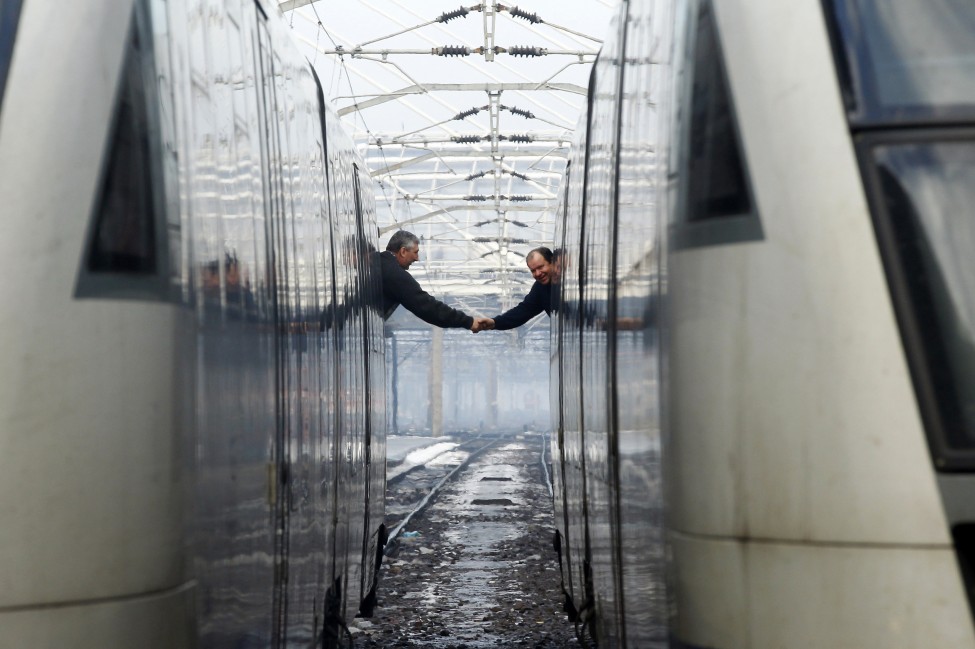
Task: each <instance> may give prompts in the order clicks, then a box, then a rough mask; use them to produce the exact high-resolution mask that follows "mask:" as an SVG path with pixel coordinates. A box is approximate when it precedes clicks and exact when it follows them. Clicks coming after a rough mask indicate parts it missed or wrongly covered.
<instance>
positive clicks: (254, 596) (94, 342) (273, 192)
mask: <svg viewBox="0 0 975 649" xmlns="http://www.w3.org/2000/svg"><path fill="white" fill-rule="evenodd" d="M0 92H2V94H0V98H2V104H0V199H2V202H3V205H4V207H3V211H4V216H3V219H2V225H0V231H2V236H0V259H2V262H0V263H2V264H3V267H4V268H6V269H7V271H8V272H7V275H8V281H6V282H4V283H3V288H2V289H0V290H2V297H3V299H4V301H5V305H6V306H5V307H4V310H3V313H2V315H0V323H2V324H0V364H2V366H3V367H4V368H5V374H4V378H3V380H0V422H2V423H0V520H2V524H0V629H2V632H0V647H4V648H6V647H10V648H18V649H19V648H23V647H31V648H32V649H39V648H43V647H75V648H78V649H86V648H89V647H90V648H92V649H95V648H98V649H105V648H109V647H118V648H119V649H122V648H125V649H131V648H132V647H160V648H162V647H167V648H169V647H185V646H235V647H242V646H284V645H286V644H288V645H291V644H303V645H304V646H308V645H309V644H310V643H314V642H317V643H319V644H318V646H326V647H330V646H337V644H338V643H339V642H340V640H341V638H340V636H341V635H342V634H343V626H344V625H345V624H346V623H347V622H348V621H349V620H350V619H351V617H352V616H353V615H355V614H356V612H357V611H358V610H359V608H360V602H362V604H363V611H364V612H368V609H369V608H370V606H371V604H372V603H373V602H374V587H375V574H376V571H377V570H378V560H379V557H380V554H379V550H381V547H382V543H383V542H384V539H383V536H384V528H383V526H382V519H383V492H384V486H385V413H384V410H383V402H384V394H383V390H384V387H383V386H384V383H385V381H384V378H383V375H384V361H383V340H382V321H381V317H380V315H379V313H378V311H377V310H376V309H375V308H374V306H373V305H374V303H375V301H374V299H373V298H374V294H375V290H376V288H377V282H378V278H377V277H374V276H373V275H372V274H371V270H370V267H369V264H368V262H367V259H368V254H367V253H368V252H369V250H370V249H373V248H374V245H375V242H376V232H377V230H376V226H375V214H374V207H373V203H372V192H371V189H370V183H369V179H368V176H367V175H366V174H365V173H360V171H359V169H360V168H362V169H363V172H364V167H363V166H362V163H361V161H359V159H358V157H357V155H356V153H355V150H354V148H353V145H352V142H351V140H350V138H348V136H346V135H345V134H344V133H343V131H342V129H341V127H340V126H339V122H338V119H337V117H336V116H335V115H334V113H332V112H331V111H330V110H329V109H327V107H326V106H325V105H324V102H323V100H322V98H321V89H320V86H319V85H318V84H317V81H316V79H315V77H314V73H313V71H312V70H311V67H310V66H309V64H308V62H307V61H305V60H304V59H303V57H301V55H300V54H299V53H298V51H297V49H296V48H295V47H294V46H293V44H292V43H291V37H290V34H289V30H288V28H287V26H286V25H285V24H284V22H283V21H282V20H281V18H280V14H279V12H278V9H277V7H276V5H275V4H274V3H272V2H265V1H264V0H259V1H257V2H252V1H250V0H135V1H132V0H128V1H126V0H115V1H111V2H109V1H106V0H91V1H86V2H78V3H67V4H55V3H50V2H43V1H41V2H37V1H32V0H26V1H24V2H21V1H20V0H13V1H11V2H4V4H3V6H2V8H0ZM330 305H334V306H339V307H342V309H343V313H346V314H347V319H346V321H345V322H344V323H343V327H342V328H341V329H335V330H331V329H329V330H320V318H319V314H321V313H322V311H323V309H325V308H328V307H329V306H330ZM370 596H372V597H370Z"/></svg>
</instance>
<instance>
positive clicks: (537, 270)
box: [482, 246, 561, 331]
mask: <svg viewBox="0 0 975 649" xmlns="http://www.w3.org/2000/svg"><path fill="white" fill-rule="evenodd" d="M525 263H526V264H528V270H530V271H531V274H532V277H534V278H535V283H534V284H532V287H531V290H530V291H528V295H526V296H525V299H524V300H522V301H521V303H520V304H519V305H518V306H516V307H514V308H512V309H508V310H507V311H505V312H504V313H502V314H501V315H496V316H494V318H492V319H488V320H487V322H486V323H485V324H484V325H483V326H482V328H483V329H497V330H499V331H500V330H505V329H514V328H515V327H520V326H521V325H523V324H525V323H526V322H528V321H529V320H531V319H532V318H534V317H535V316H537V315H538V314H539V313H541V312H542V311H544V312H545V313H546V314H547V315H551V314H552V309H553V307H554V303H553V301H552V287H553V285H557V284H558V282H559V275H560V274H561V271H560V260H559V255H558V254H557V253H553V252H552V251H551V250H549V249H548V248H545V247H544V246H543V247H541V248H535V249H534V250H532V251H531V252H529V253H528V254H527V255H526V256H525ZM555 295H556V296H558V287H556V288H555Z"/></svg>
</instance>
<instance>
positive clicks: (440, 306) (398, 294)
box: [379, 230, 489, 333]
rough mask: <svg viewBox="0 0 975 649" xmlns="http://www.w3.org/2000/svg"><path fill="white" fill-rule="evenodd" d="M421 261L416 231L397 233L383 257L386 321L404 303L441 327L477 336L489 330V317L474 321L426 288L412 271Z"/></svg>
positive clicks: (421, 317) (382, 271) (384, 314)
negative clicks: (417, 262)
mask: <svg viewBox="0 0 975 649" xmlns="http://www.w3.org/2000/svg"><path fill="white" fill-rule="evenodd" d="M419 258H420V240H419V239H418V238H417V236H416V235H415V234H413V233H412V232H407V231H406V230H399V231H397V232H396V233H395V234H394V235H393V236H392V237H390V239H389V243H388V244H386V250H385V251H383V252H381V253H380V254H379V266H380V272H381V273H382V278H383V319H384V320H385V319H388V318H389V316H390V315H392V313H393V311H395V310H396V307H398V306H399V305H400V304H402V305H403V306H404V307H406V309H407V310H408V311H410V312H411V313H413V315H415V316H416V317H418V318H420V319H421V320H423V321H424V322H428V323H430V324H432V325H435V326H437V327H443V328H444V329H449V328H452V327H456V328H460V327H463V328H464V329H470V330H471V331H473V332H474V333H477V332H478V331H481V330H482V329H485V328H486V324H487V323H488V322H489V321H488V319H487V318H474V317H471V316H469V315H467V314H466V313H464V312H463V311H458V310H457V309H454V308H452V307H449V306H447V305H446V304H444V303H443V302H441V301H440V300H438V299H437V298H435V297H433V296H432V295H430V294H429V293H427V292H426V291H424V290H423V289H422V288H420V283H419V282H417V281H416V280H415V279H414V278H413V276H412V275H410V273H409V271H408V269H409V267H410V264H412V263H413V262H414V261H416V260H417V259H419Z"/></svg>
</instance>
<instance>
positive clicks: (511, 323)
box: [493, 282, 548, 331]
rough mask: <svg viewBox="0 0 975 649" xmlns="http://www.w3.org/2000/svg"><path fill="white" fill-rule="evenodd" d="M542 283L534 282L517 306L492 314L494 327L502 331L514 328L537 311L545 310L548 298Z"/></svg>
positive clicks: (526, 320)
mask: <svg viewBox="0 0 975 649" xmlns="http://www.w3.org/2000/svg"><path fill="white" fill-rule="evenodd" d="M543 286H544V284H539V283H538V282H535V283H534V284H532V288H531V290H530V291H528V295H526V296H525V299H524V300H522V301H521V303H520V304H518V306H516V307H513V308H511V309H508V310H507V311H505V312H504V313H502V314H501V315H496V316H494V327H493V328H494V329H497V330H498V331H504V330H506V329H514V328H516V327H520V326H521V325H523V324H525V323H526V322H528V321H529V320H531V319H532V318H534V317H535V316H537V315H538V314H539V313H541V312H542V311H544V310H545V307H546V306H548V304H546V302H547V300H548V297H547V296H548V291H546V290H544V288H543Z"/></svg>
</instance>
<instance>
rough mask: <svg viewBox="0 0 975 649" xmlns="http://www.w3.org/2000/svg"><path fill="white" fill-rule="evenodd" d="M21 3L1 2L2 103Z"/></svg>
mask: <svg viewBox="0 0 975 649" xmlns="http://www.w3.org/2000/svg"><path fill="white" fill-rule="evenodd" d="M20 5H21V2H20V0H3V2H0V105H2V102H3V91H4V88H6V87H7V72H8V71H9V70H10V59H11V57H12V56H13V53H14V37H15V36H16V35H17V23H18V22H19V21H20Z"/></svg>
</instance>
